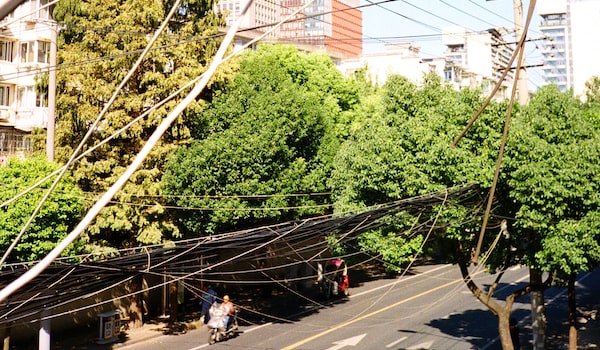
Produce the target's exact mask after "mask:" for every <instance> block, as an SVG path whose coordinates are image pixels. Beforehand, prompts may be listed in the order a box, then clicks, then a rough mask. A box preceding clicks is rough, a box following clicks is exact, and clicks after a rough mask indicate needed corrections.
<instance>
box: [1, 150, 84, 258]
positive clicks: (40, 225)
mask: <svg viewBox="0 0 600 350" xmlns="http://www.w3.org/2000/svg"><path fill="white" fill-rule="evenodd" d="M57 168H58V166H57V165H56V164H54V163H49V162H48V161H46V160H45V159H44V158H43V157H32V158H28V159H26V160H19V159H17V158H11V159H9V161H8V164H7V165H6V166H2V167H0V202H2V203H4V202H5V201H8V200H10V199H12V198H13V197H14V196H15V195H17V194H19V193H21V192H22V191H24V190H26V189H27V188H29V187H30V186H31V185H33V184H34V183H36V182H37V181H39V180H40V179H41V178H43V177H45V176H46V175H47V174H49V173H51V172H52V171H54V170H56V169H57ZM51 184H52V180H48V181H46V182H45V183H44V184H43V185H42V186H39V187H38V188H37V189H35V190H33V191H30V192H29V193H27V194H26V195H24V196H22V197H21V198H19V199H18V200H16V201H14V202H12V203H10V204H8V205H6V206H5V207H3V208H2V209H0V250H1V251H2V252H6V251H7V249H8V247H9V246H10V245H11V243H12V242H13V240H14V239H15V238H16V237H17V235H18V234H19V232H21V230H22V228H23V227H24V225H25V223H26V222H27V221H28V220H29V217H30V215H31V214H32V213H33V211H34V209H35V208H36V207H37V206H38V204H39V202H40V201H41V199H42V197H43V196H44V194H45V191H46V190H47V189H48V188H49V187H50V185H51ZM82 214H83V193H82V192H81V191H80V190H79V189H78V188H77V186H76V185H75V184H74V182H73V180H72V179H71V178H70V177H69V176H65V177H64V178H63V180H62V181H61V182H60V183H59V185H58V187H57V188H56V189H55V190H54V191H53V193H52V194H51V195H50V197H49V198H48V200H47V201H46V203H45V204H44V206H43V207H42V209H41V211H40V213H39V214H38V215H37V216H36V217H35V219H34V220H33V222H32V224H31V225H30V226H29V228H28V229H27V231H26V232H25V234H24V235H23V237H22V238H21V240H20V241H19V244H18V245H17V246H15V248H14V250H13V252H12V253H11V255H10V256H9V259H8V260H7V261H8V262H15V261H33V260H38V259H41V258H43V257H44V256H45V255H46V254H47V253H48V252H49V251H50V250H52V249H53V248H54V247H55V246H56V244H58V243H59V242H60V241H61V240H62V239H63V238H64V237H65V236H66V235H67V234H68V233H69V232H70V231H71V229H72V228H74V227H75V225H76V224H77V223H78V222H79V219H80V218H81V217H82ZM83 247H84V242H83V241H77V242H76V243H75V244H72V245H71V246H69V247H68V248H67V250H65V252H64V253H63V254H64V255H65V256H69V255H74V254H77V253H79V252H80V251H81V250H82V249H83Z"/></svg>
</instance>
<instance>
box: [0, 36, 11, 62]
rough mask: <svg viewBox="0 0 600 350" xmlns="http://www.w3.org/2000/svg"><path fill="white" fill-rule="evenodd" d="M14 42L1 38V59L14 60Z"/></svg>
mask: <svg viewBox="0 0 600 350" xmlns="http://www.w3.org/2000/svg"><path fill="white" fill-rule="evenodd" d="M12 60H13V42H12V41H3V40H0V61H8V62H12Z"/></svg>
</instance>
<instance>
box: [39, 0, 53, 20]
mask: <svg viewBox="0 0 600 350" xmlns="http://www.w3.org/2000/svg"><path fill="white" fill-rule="evenodd" d="M48 2H49V0H39V7H38V8H39V11H38V18H41V19H50V6H48ZM44 6H45V7H44Z"/></svg>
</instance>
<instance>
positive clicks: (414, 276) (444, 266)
mask: <svg viewBox="0 0 600 350" xmlns="http://www.w3.org/2000/svg"><path fill="white" fill-rule="evenodd" d="M449 266H452V265H449V264H446V265H442V266H440V267H436V268H435V269H431V270H428V271H425V272H422V273H419V274H417V275H412V276H409V277H406V278H402V279H399V280H397V281H394V282H390V283H388V284H384V285H383V286H379V287H376V288H373V289H369V290H365V291H363V292H360V293H356V294H354V293H353V294H350V295H349V296H348V298H349V299H351V298H355V297H358V296H361V295H363V294H368V293H371V292H374V291H376V290H379V289H383V288H387V287H390V286H394V285H396V284H398V283H402V282H406V281H408V280H411V279H413V278H417V277H419V276H422V275H426V274H428V273H430V272H435V271H437V270H441V269H444V268H446V267H449Z"/></svg>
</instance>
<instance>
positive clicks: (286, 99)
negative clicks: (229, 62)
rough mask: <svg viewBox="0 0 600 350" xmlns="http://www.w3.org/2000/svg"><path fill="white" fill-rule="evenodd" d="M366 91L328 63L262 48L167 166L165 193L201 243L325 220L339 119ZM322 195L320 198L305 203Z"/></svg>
mask: <svg viewBox="0 0 600 350" xmlns="http://www.w3.org/2000/svg"><path fill="white" fill-rule="evenodd" d="M357 102H358V86H357V85H356V83H355V82H353V81H352V80H346V79H343V78H342V76H341V74H340V73H339V72H338V71H337V69H336V68H335V66H334V65H333V63H332V62H331V60H330V59H329V58H328V57H327V56H323V55H315V54H303V53H299V52H298V51H297V50H296V49H295V48H293V47H291V46H279V45H261V46H259V48H258V50H257V51H255V52H249V53H247V54H246V55H245V56H244V57H243V58H242V59H241V62H240V71H239V73H238V74H237V75H236V76H235V79H234V80H233V81H232V82H231V83H230V84H228V85H227V87H226V89H225V90H224V91H223V92H222V93H220V94H217V96H216V97H215V98H214V100H213V101H212V102H211V104H210V105H209V106H208V107H207V108H206V110H205V111H203V113H202V114H201V115H200V116H199V118H198V119H197V122H196V124H195V127H194V137H195V138H196V141H194V142H193V143H192V144H190V145H189V146H188V147H182V148H181V149H180V150H179V151H178V152H177V154H176V155H175V156H174V157H172V158H171V159H170V160H169V164H168V168H167V172H166V174H165V176H164V178H163V180H164V186H165V191H166V192H167V193H169V194H173V195H177V196H178V197H177V199H176V200H175V204H176V205H178V206H182V207H187V208H195V209H193V210H189V211H181V212H180V217H181V221H182V223H183V226H184V227H185V229H186V230H187V231H188V232H190V233H191V234H193V235H202V234H206V233H212V232H217V231H221V230H228V229H233V228H237V229H239V228H242V227H248V226H254V225H258V224H266V223H272V222H278V221H282V220H289V219H295V218H299V217H302V216H305V215H315V214H322V213H325V212H326V211H327V208H328V206H327V204H328V203H329V202H330V198H329V196H328V195H327V194H323V192H328V187H327V186H326V183H325V179H326V178H327V177H328V176H329V173H330V169H331V162H332V159H333V156H334V155H335V153H336V151H337V148H338V145H339V137H338V135H339V134H338V131H340V130H346V129H348V126H347V125H346V124H345V122H344V121H341V119H340V116H341V114H342V113H344V112H348V113H350V112H351V108H353V106H354V105H355V104H356V103H357ZM309 193H317V195H315V196H308V195H306V194H309Z"/></svg>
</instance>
